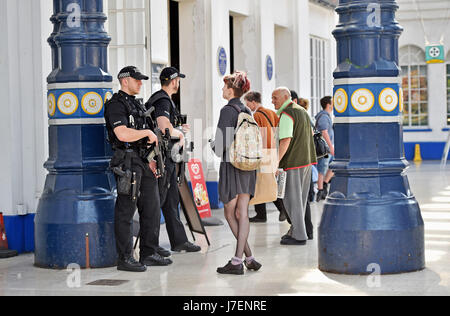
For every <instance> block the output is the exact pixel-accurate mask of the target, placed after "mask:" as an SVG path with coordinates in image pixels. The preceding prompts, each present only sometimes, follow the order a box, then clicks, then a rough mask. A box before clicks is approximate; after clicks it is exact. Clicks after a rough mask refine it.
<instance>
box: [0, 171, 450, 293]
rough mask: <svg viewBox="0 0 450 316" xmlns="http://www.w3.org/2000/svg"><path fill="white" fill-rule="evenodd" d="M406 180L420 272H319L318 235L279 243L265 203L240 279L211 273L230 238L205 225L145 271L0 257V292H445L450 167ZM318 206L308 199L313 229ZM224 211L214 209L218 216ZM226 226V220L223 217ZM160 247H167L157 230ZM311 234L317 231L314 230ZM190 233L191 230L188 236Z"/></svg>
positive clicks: (448, 282) (273, 215)
mask: <svg viewBox="0 0 450 316" xmlns="http://www.w3.org/2000/svg"><path fill="white" fill-rule="evenodd" d="M408 176H409V180H410V185H411V188H412V190H413V192H414V193H415V195H416V197H417V199H418V201H419V203H420V205H421V209H422V212H423V218H424V220H425V230H426V236H425V237H426V262H427V268H426V269H425V270H424V271H421V272H416V273H410V274H401V275H389V276H381V277H380V278H379V279H377V278H374V277H367V276H344V275H333V274H325V273H322V272H321V271H319V270H318V269H317V255H318V251H317V238H316V239H315V240H314V241H312V242H308V244H307V245H306V246H302V247H292V246H291V247H288V246H281V245H280V244H279V242H280V236H281V235H283V234H284V233H286V231H287V230H288V228H289V227H288V224H287V223H279V222H278V214H277V212H276V211H275V210H274V208H270V211H269V219H268V222H267V223H266V224H252V226H251V231H250V240H249V243H250V245H251V247H252V248H253V251H254V253H255V256H256V258H257V259H258V261H260V262H261V263H262V264H263V267H262V269H261V270H260V271H259V272H246V273H245V275H244V276H223V275H218V274H217V273H216V268H217V267H218V266H222V265H224V264H225V263H226V262H227V261H228V260H229V258H231V256H232V255H233V253H234V245H235V241H234V238H233V236H232V234H231V232H230V230H229V228H228V226H227V225H224V226H220V227H207V231H208V235H209V237H210V240H211V243H212V245H211V247H209V248H208V247H207V243H206V241H205V239H204V238H203V236H199V235H197V242H198V244H199V245H201V246H202V252H201V253H197V254H175V255H173V261H174V264H173V265H171V266H170V267H152V268H150V269H149V270H148V271H147V272H146V273H144V274H132V273H125V272H119V271H117V270H116V269H115V268H109V269H97V270H82V271H77V270H72V271H71V270H69V271H67V270H63V271H53V270H44V269H39V268H35V267H34V266H33V254H27V255H21V256H19V257H16V258H12V259H3V260H1V261H0V295H182V296H192V295H193V296H196V295H205V296H210V295H214V296H215V295H219V296H235V295H249V296H276V295H282V296H283V295H450V265H449V262H450V166H449V167H447V168H446V169H445V170H441V169H440V167H439V164H438V163H437V162H425V163H423V164H421V165H419V166H416V165H414V164H412V166H411V168H410V169H409V170H408ZM322 204H323V202H322V203H321V204H317V203H313V206H312V213H313V214H312V215H313V222H314V223H315V226H316V228H317V226H318V224H319V221H320V216H321V207H322ZM222 214H223V211H220V210H217V211H214V212H213V215H214V216H215V217H218V218H221V219H223V215H222ZM224 223H225V221H224ZM161 231H162V233H163V234H162V236H161V238H162V246H164V247H167V248H168V241H167V234H166V233H165V228H164V227H163V228H162V230H161ZM316 234H317V233H316ZM188 235H189V236H190V233H188ZM100 279H113V280H126V281H128V282H126V283H124V284H122V285H119V286H94V285H87V284H88V283H90V282H93V281H97V280H100Z"/></svg>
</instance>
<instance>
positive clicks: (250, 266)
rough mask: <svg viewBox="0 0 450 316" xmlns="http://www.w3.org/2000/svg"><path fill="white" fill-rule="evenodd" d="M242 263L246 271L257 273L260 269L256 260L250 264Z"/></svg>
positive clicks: (259, 264) (260, 265)
mask: <svg viewBox="0 0 450 316" xmlns="http://www.w3.org/2000/svg"><path fill="white" fill-rule="evenodd" d="M244 263H245V266H246V267H247V269H248V270H253V271H258V270H259V269H261V267H262V264H261V263H259V262H258V261H256V260H252V261H251V262H250V263H247V261H245V260H244Z"/></svg>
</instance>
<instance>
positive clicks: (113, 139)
mask: <svg viewBox="0 0 450 316" xmlns="http://www.w3.org/2000/svg"><path fill="white" fill-rule="evenodd" d="M112 102H119V103H122V104H123V105H125V108H126V109H127V117H128V124H127V127H128V128H132V129H136V130H143V129H151V127H150V126H147V124H146V122H145V118H144V113H145V108H144V106H143V105H141V104H139V101H137V100H135V101H134V102H133V100H129V99H127V98H126V97H125V96H123V95H122V94H121V93H120V92H119V93H115V94H114V95H113V96H112V98H111V99H110V100H109V101H108V102H106V103H105V108H106V107H108V106H109V104H110V103H112ZM107 131H108V141H109V143H110V144H111V146H112V147H113V149H114V150H115V149H125V148H131V149H135V150H138V149H140V147H141V144H142V141H137V142H134V143H124V142H121V141H120V140H119V139H118V138H117V136H116V134H115V133H114V131H113V130H111V129H110V128H107ZM145 143H146V142H145Z"/></svg>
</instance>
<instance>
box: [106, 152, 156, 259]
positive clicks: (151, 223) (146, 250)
mask: <svg viewBox="0 0 450 316" xmlns="http://www.w3.org/2000/svg"><path fill="white" fill-rule="evenodd" d="M131 169H132V171H133V172H136V174H137V175H138V178H140V183H137V185H138V190H139V193H140V195H139V198H138V199H137V201H133V200H132V198H131V196H127V195H121V194H119V195H118V197H117V201H116V206H115V213H114V221H115V222H114V232H115V236H116V248H117V253H118V255H119V258H120V259H124V258H126V257H129V256H132V253H133V229H132V226H133V217H134V214H135V212H136V207H137V209H138V212H139V225H140V257H141V258H142V259H143V258H145V257H147V256H151V255H152V254H154V253H155V252H156V246H155V245H157V244H158V239H159V228H160V222H161V211H160V202H159V192H158V180H157V179H156V177H155V175H154V174H153V172H152V171H151V170H150V168H149V166H148V165H147V164H145V163H143V162H139V163H136V158H134V159H133V163H132V166H131ZM116 181H117V176H116Z"/></svg>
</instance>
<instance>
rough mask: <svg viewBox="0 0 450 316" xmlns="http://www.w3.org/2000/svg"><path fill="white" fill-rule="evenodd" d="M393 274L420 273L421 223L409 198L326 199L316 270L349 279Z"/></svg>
mask: <svg viewBox="0 0 450 316" xmlns="http://www.w3.org/2000/svg"><path fill="white" fill-rule="evenodd" d="M373 264H375V265H378V266H379V269H380V270H379V272H380V274H398V273H406V272H414V271H419V270H422V269H424V268H425V242H424V223H423V220H422V216H421V214H420V208H419V205H418V203H417V201H416V200H415V198H414V197H408V198H406V197H405V198H398V199H393V198H391V199H371V200H343V199H339V198H336V197H333V196H331V197H329V198H328V199H327V201H326V203H325V207H324V211H323V215H322V221H321V223H320V227H319V269H320V270H321V271H323V272H330V273H336V274H350V275H367V274H372V273H373V272H374V271H373V266H371V265H373Z"/></svg>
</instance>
